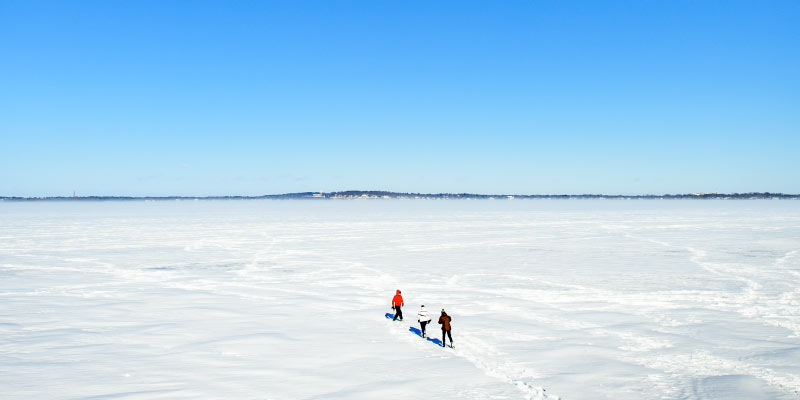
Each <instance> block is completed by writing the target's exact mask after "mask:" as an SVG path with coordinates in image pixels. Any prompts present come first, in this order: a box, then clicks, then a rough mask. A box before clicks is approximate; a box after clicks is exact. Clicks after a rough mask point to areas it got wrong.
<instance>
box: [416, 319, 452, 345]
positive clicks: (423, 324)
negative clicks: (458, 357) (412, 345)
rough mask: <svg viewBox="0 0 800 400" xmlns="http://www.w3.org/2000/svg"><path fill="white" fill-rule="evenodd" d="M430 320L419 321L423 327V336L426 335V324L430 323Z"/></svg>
mask: <svg viewBox="0 0 800 400" xmlns="http://www.w3.org/2000/svg"><path fill="white" fill-rule="evenodd" d="M429 322H431V321H419V326H420V328H422V336H425V326H426V325H428V323H429ZM451 342H452V340H451Z"/></svg>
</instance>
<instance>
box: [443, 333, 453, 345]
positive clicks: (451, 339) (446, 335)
mask: <svg viewBox="0 0 800 400" xmlns="http://www.w3.org/2000/svg"><path fill="white" fill-rule="evenodd" d="M445 337H449V338H450V346H452V345H453V336H452V335H451V334H450V331H446V330H444V329H442V347H444V344H445V343H446V342H447V341H446V340H445Z"/></svg>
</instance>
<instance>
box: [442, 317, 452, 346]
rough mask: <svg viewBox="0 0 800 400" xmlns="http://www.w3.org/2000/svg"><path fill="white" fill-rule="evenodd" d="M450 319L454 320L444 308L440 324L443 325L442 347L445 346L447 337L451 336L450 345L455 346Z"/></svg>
mask: <svg viewBox="0 0 800 400" xmlns="http://www.w3.org/2000/svg"><path fill="white" fill-rule="evenodd" d="M450 320H452V318H450V316H449V315H447V313H446V312H444V308H443V309H442V315H441V316H440V317H439V324H441V325H442V347H445V343H446V340H445V338H447V337H449V338H450V347H451V348H453V336H452V335H451V334H450Z"/></svg>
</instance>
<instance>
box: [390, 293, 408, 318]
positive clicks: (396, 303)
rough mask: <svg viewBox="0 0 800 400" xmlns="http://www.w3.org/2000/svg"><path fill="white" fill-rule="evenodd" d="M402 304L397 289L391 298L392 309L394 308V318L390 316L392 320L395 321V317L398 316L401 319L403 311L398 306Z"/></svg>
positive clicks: (401, 297)
mask: <svg viewBox="0 0 800 400" xmlns="http://www.w3.org/2000/svg"><path fill="white" fill-rule="evenodd" d="M404 305H405V304H403V296H400V289H397V294H396V295H394V298H392V309H394V318H392V321H397V318H400V321H402V320H403V311H402V310H401V309H400V308H401V307H403V306H404Z"/></svg>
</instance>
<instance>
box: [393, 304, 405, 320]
mask: <svg viewBox="0 0 800 400" xmlns="http://www.w3.org/2000/svg"><path fill="white" fill-rule="evenodd" d="M397 318H400V321H402V320H403V311H402V310H401V309H400V306H394V318H392V321H397Z"/></svg>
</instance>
